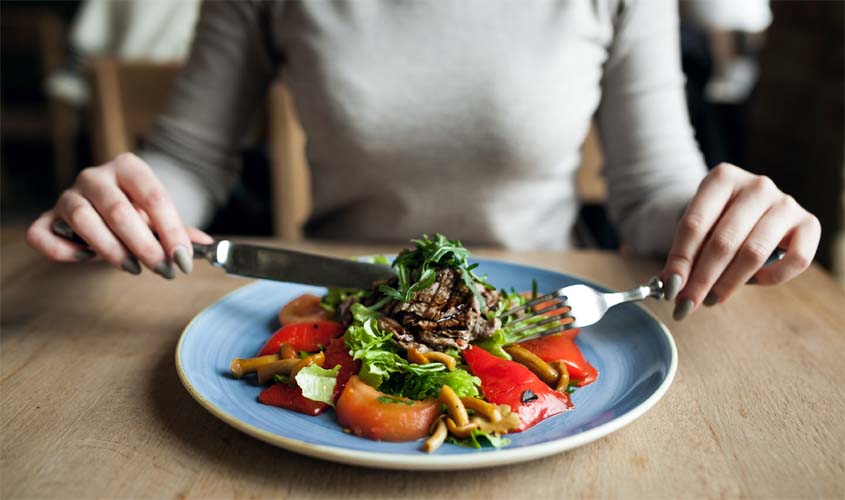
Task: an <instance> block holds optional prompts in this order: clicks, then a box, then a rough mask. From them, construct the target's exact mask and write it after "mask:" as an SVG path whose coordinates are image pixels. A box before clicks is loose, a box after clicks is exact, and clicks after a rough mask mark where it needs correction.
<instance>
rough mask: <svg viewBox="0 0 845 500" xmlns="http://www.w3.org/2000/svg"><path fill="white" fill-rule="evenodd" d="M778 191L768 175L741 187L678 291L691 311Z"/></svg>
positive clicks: (726, 264) (728, 262) (734, 254)
mask: <svg viewBox="0 0 845 500" xmlns="http://www.w3.org/2000/svg"><path fill="white" fill-rule="evenodd" d="M778 193H779V191H778V190H777V187H775V185H774V183H773V182H772V181H771V180H770V179H768V178H767V177H758V178H756V179H755V180H754V181H753V182H752V183H751V184H750V185H749V186H746V187H745V188H743V189H742V191H740V193H739V194H738V195H737V197H736V200H734V202H733V203H732V204H731V206H730V207H729V208H728V209H727V211H726V212H725V214H724V216H722V218H721V219H720V220H719V222H718V223H717V225H716V227H715V229H714V230H713V232H712V234H711V235H710V237H708V238H707V241H706V242H705V243H704V246H703V247H702V249H701V252H700V254H699V255H698V256H697V257H696V259H695V262H694V264H693V269H692V273H691V274H690V277H689V281H688V282H687V284H686V285H685V286H684V288H683V289H682V290H681V292H680V293H679V294H678V297H679V301H681V300H685V301H691V302H692V304H693V305H692V308H691V309H689V311H688V313H691V312H694V311H695V309H696V308H697V307H698V306H699V305H700V304H701V303H702V301H703V300H704V298H705V297H706V296H707V293H708V292H709V291H710V289H711V288H712V287H713V284H714V283H715V282H716V280H717V279H719V277H720V276H721V275H722V273H724V272H725V269H726V268H727V267H728V265H729V264H730V263H731V261H732V260H734V257H735V256H736V253H737V251H738V250H739V248H740V245H741V244H742V243H743V242H744V241H745V240H746V239H747V238H748V236H749V234H750V233H751V231H752V229H753V228H754V226H755V225H756V224H757V221H759V220H760V218H761V217H762V216H763V214H765V213H766V212H767V211H768V209H769V208H770V207H771V206H772V204H773V203H774V200H775V199H776V198H777V196H778ZM686 307H687V308H688V307H689V306H686Z"/></svg>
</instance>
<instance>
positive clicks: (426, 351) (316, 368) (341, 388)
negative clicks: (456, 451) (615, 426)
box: [231, 234, 598, 452]
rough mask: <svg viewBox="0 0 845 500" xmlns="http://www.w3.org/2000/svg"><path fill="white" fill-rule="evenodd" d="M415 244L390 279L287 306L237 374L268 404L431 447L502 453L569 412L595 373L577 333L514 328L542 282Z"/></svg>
mask: <svg viewBox="0 0 845 500" xmlns="http://www.w3.org/2000/svg"><path fill="white" fill-rule="evenodd" d="M412 243H413V248H410V249H405V250H403V251H402V252H400V253H399V255H398V256H397V257H396V259H395V260H394V261H393V263H392V266H393V268H394V270H395V271H396V277H395V278H393V279H392V280H390V281H387V282H379V283H374V284H373V286H372V288H370V289H367V290H363V289H360V290H359V289H330V290H328V291H327V293H326V294H325V295H324V296H322V297H317V296H315V295H302V296H300V297H297V298H295V299H294V300H292V301H291V302H289V303H288V304H286V305H284V307H282V309H281V310H280V312H279V321H280V323H281V325H282V326H281V328H280V329H279V330H278V331H276V332H275V333H274V334H273V335H272V336H271V337H270V338H269V339H268V340H267V341H266V343H265V344H264V346H263V347H262V348H261V349H260V351H259V352H258V353H257V354H256V356H255V357H252V358H246V359H243V358H237V359H234V360H233V361H232V363H231V372H232V374H233V375H234V376H236V377H238V378H240V377H245V376H250V377H251V376H254V377H256V378H257V380H258V382H259V383H260V384H266V385H267V387H266V388H265V389H264V390H263V391H262V392H261V394H260V395H259V397H258V400H259V401H260V402H261V403H263V404H267V405H272V406H278V407H281V408H285V409H287V410H293V411H297V412H301V413H304V414H306V415H319V414H321V413H322V412H324V411H326V410H329V409H330V408H333V409H334V413H335V415H336V417H337V422H338V424H339V425H340V426H341V427H342V428H343V429H344V430H347V431H349V432H352V433H354V434H355V435H357V436H361V437H363V438H368V439H374V440H383V441H413V440H419V439H423V438H425V441H424V442H423V443H422V449H423V450H424V451H427V452H433V451H435V450H437V449H438V448H439V447H440V446H441V445H442V444H443V443H444V442H447V441H448V442H451V443H453V444H457V445H461V446H470V447H475V448H480V447H497V448H498V447H502V446H506V445H507V444H508V443H509V442H510V440H509V439H508V438H507V437H505V436H506V435H507V434H509V433H512V432H521V431H523V430H525V429H528V428H530V427H532V426H534V425H536V424H537V423H539V422H541V421H542V420H544V419H546V418H549V417H552V416H554V415H557V414H560V413H563V412H566V411H570V410H572V409H573V404H572V400H571V398H570V394H571V393H572V392H573V391H574V390H575V389H576V388H579V387H583V386H585V385H588V384H590V383H592V382H594V381H595V380H596V379H597V377H598V372H597V371H596V369H595V368H594V367H593V366H592V365H590V363H589V362H587V360H585V359H584V357H583V355H582V354H581V351H580V350H579V349H578V346H577V345H576V344H575V342H574V339H575V336H576V335H578V330H577V329H571V330H564V331H563V332H561V333H558V334H554V335H548V336H545V337H541V338H536V339H531V340H524V339H526V338H527V337H531V336H532V335H533V334H535V333H537V332H538V331H539V330H545V329H547V328H548V327H549V325H548V324H544V325H542V326H539V325H536V326H531V324H529V325H528V326H527V327H526V321H531V320H526V321H523V322H522V323H521V324H520V325H518V326H510V325H511V324H512V323H514V322H515V320H516V319H519V318H521V317H522V316H521V315H522V314H523V313H517V314H514V315H507V313H508V311H510V310H511V309H512V308H514V307H516V306H519V305H523V304H525V303H526V302H527V301H529V300H531V299H532V298H536V296H537V291H536V283H535V285H534V286H533V287H532V288H533V290H532V291H530V292H519V291H516V290H513V289H511V290H509V291H507V290H497V289H496V288H495V287H494V286H492V285H491V284H490V283H488V282H487V280H486V278H485V277H484V276H479V275H478V274H476V272H475V270H476V266H477V265H476V264H470V263H469V262H468V258H469V251H468V250H467V249H466V248H464V246H463V245H461V243H460V242H459V241H456V240H450V239H448V238H446V237H445V236H443V235H440V234H436V235H434V236H433V237H428V236H425V235H424V236H423V237H422V238H420V239H418V240H413V241H412ZM377 260H379V261H381V262H383V263H385V264H387V261H386V259H384V258H379V259H377ZM553 305H554V304H539V305H537V306H535V309H536V310H538V311H539V310H541V309H549V306H553ZM566 311H567V309H566V308H565V307H563V306H562V307H561V308H560V309H555V310H552V311H549V312H547V313H545V314H547V315H559V314H562V313H565V312H566ZM543 319H545V318H544V317H543V316H539V317H538V318H535V319H534V320H533V321H534V322H539V321H542V320H543Z"/></svg>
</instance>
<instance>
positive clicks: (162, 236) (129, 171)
mask: <svg viewBox="0 0 845 500" xmlns="http://www.w3.org/2000/svg"><path fill="white" fill-rule="evenodd" d="M115 166H116V168H115V172H116V174H117V182H118V185H119V186H120V187H121V189H123V190H124V191H125V192H126V193H127V194H128V195H129V198H130V199H131V200H132V201H133V202H134V203H135V204H137V205H138V206H139V207H140V208H141V209H142V210H144V211H145V212H146V213H147V215H149V217H150V221H151V222H152V226H153V228H154V229H155V231H156V233H158V237H159V240H160V241H161V244H162V246H163V247H164V250H165V252H166V254H167V256H168V257H169V258H171V259H174V260H175V261H176V262H177V264H178V265H179V267H180V268H181V269H182V271H183V272H185V273H189V272H190V270H191V269H190V268H191V265H192V264H191V257H192V256H193V250H192V248H191V239H190V238H189V237H188V233H187V231H185V226H184V225H183V224H182V220H181V219H180V217H179V214H178V213H177V212H176V207H175V206H173V203H172V202H171V200H170V196H168V194H167V191H165V189H164V186H162V185H161V182H159V180H158V178H157V177H156V176H155V174H154V173H153V171H152V169H150V167H149V166H148V165H147V164H146V163H144V162H143V160H141V159H140V158H138V157H137V156H135V155H133V154H132V153H126V154H122V155H120V156H118V157H117V158H116V159H115ZM180 248H181V249H182V250H179V249H180Z"/></svg>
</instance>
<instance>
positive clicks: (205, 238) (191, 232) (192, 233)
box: [185, 226, 214, 245]
mask: <svg viewBox="0 0 845 500" xmlns="http://www.w3.org/2000/svg"><path fill="white" fill-rule="evenodd" d="M185 231H187V232H188V236H189V237H190V238H191V241H195V242H197V243H202V244H203V245H210V244H212V243H214V238H212V237H211V236H209V235H208V234H207V233H205V232H204V231H200V230H199V229H197V228H195V227H190V226H188V227H186V228H185Z"/></svg>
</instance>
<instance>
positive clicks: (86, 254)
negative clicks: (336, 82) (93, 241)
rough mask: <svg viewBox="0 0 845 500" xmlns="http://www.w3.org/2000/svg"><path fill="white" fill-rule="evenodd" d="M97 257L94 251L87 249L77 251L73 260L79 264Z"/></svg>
mask: <svg viewBox="0 0 845 500" xmlns="http://www.w3.org/2000/svg"><path fill="white" fill-rule="evenodd" d="M96 256H97V254H96V253H95V252H94V251H93V250H89V249H87V248H83V249H82V250H77V251H76V253H74V254H73V258H74V259H76V260H77V261H79V262H82V261H84V260H91V259H93V258H94V257H96Z"/></svg>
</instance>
